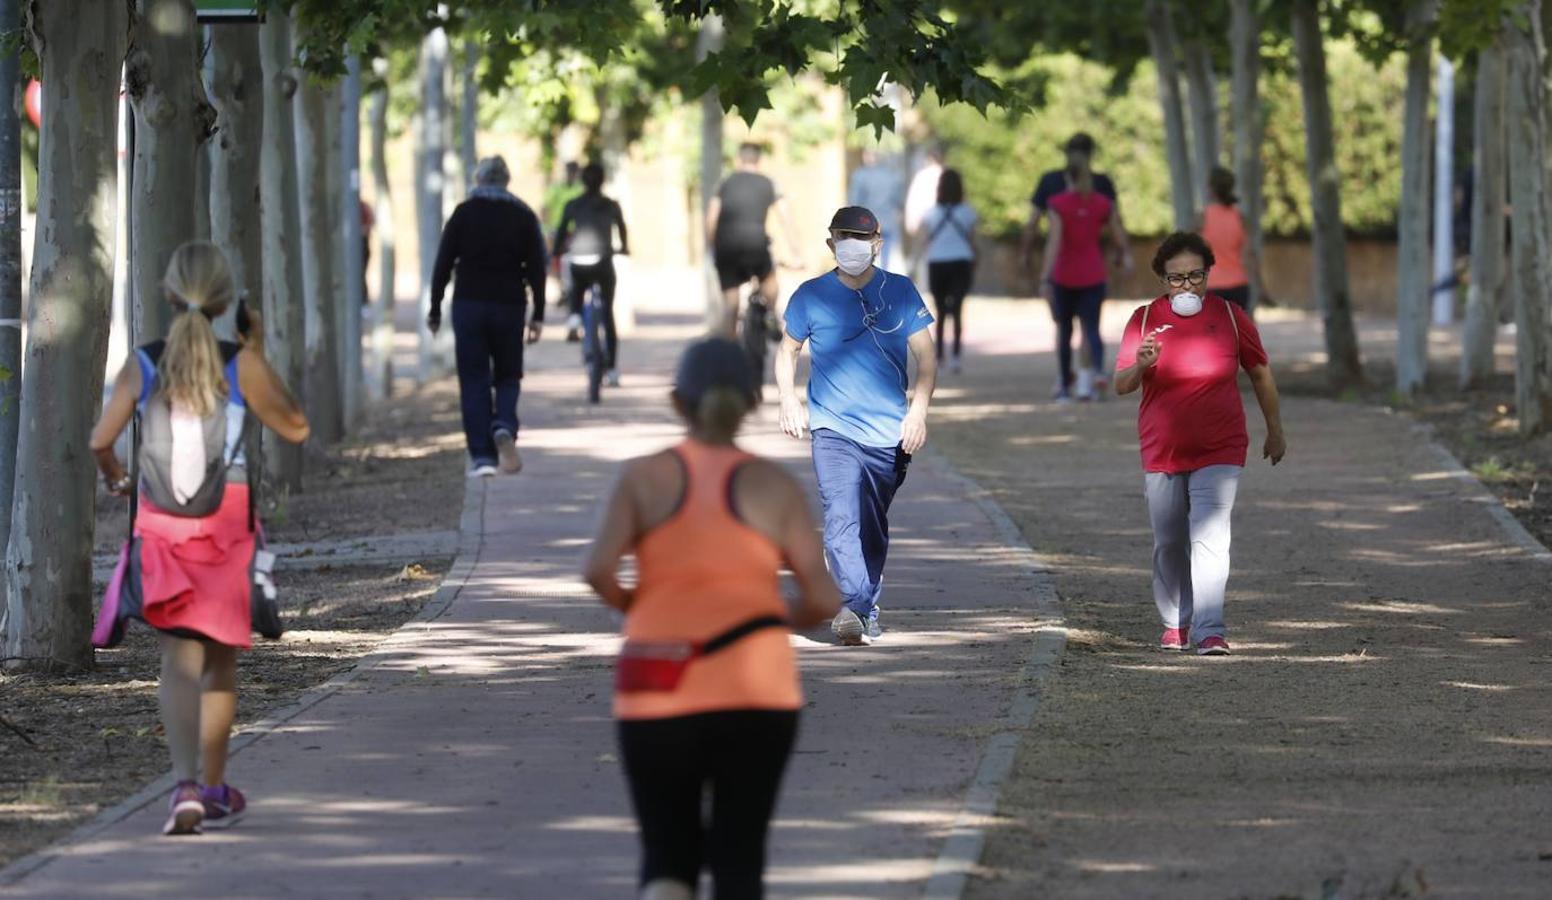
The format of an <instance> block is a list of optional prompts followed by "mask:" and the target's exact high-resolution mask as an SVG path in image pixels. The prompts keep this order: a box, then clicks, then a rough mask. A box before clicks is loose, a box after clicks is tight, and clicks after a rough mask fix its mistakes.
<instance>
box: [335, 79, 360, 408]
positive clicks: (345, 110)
mask: <svg viewBox="0 0 1552 900" xmlns="http://www.w3.org/2000/svg"><path fill="white" fill-rule="evenodd" d="M345 73H346V74H345V88H344V93H343V97H342V102H341V103H340V107H341V109H340V117H341V124H342V127H341V130H340V156H341V157H343V164H344V167H345V197H344V200H343V202H344V207H345V208H344V211H343V215H344V219H343V221H344V223H345V316H344V320H345V321H344V326H345V327H344V342H345V354H344V356H343V357H342V358H341V359H340V372H341V375H342V378H341V382H342V383H341V385H340V387H341V389H342V390H343V391H344V393H345V404H344V409H345V430H346V431H347V432H348V431H350V430H351V429H352V428H353V427H354V426H355V423H356V417H357V416H358V415H359V414H360V411H361V314H362V311H363V310H364V308H365V305H366V283H365V282H364V281H363V280H362V279H363V278H365V271H366V260H365V258H364V257H363V255H362V253H363V248H362V245H361V59H360V57H357V56H352V57H350V58H349V59H347V60H345Z"/></svg>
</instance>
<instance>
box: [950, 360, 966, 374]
mask: <svg viewBox="0 0 1552 900" xmlns="http://www.w3.org/2000/svg"><path fill="white" fill-rule="evenodd" d="M948 370H949V372H950V373H951V374H954V375H958V374H959V373H960V372H963V371H964V368H963V367H962V366H960V364H959V357H957V356H956V357H954V358H953V359H951V360H949V363H948Z"/></svg>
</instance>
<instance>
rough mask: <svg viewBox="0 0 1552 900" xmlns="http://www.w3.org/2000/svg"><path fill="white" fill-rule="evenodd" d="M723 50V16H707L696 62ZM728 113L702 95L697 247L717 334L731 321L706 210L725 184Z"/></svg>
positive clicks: (709, 319)
mask: <svg viewBox="0 0 1552 900" xmlns="http://www.w3.org/2000/svg"><path fill="white" fill-rule="evenodd" d="M721 47H722V17H721V16H707V17H706V18H705V19H703V20H701V33H700V37H699V38H698V39H697V41H696V44H695V59H696V61H697V62H699V61H701V60H704V59H705V58H706V57H707V56H709V55H710V54H712V53H714V52H716V51H717V50H719V49H721ZM724 116H725V113H724V112H723V111H722V100H721V98H720V97H718V96H717V92H716V91H715V90H711V91H707V92H706V93H705V94H702V95H701V174H700V181H701V218H700V221H701V227H702V233H701V235H699V236H698V240H696V242H695V245H696V246H697V247H700V248H701V269H702V272H703V274H704V277H705V282H706V330H707V331H709V332H712V333H716V332H717V331H718V330H719V329H721V328H723V326H724V322H725V320H726V318H727V312H726V306H725V304H724V303H723V302H722V289H721V284H720V283H719V282H718V280H717V268H716V263H715V261H714V260H713V259H712V258H711V248H710V246H709V243H708V241H707V240H706V238H705V225H706V211H707V207H708V206H710V205H711V198H712V197H715V196H716V193H717V187H718V185H720V184H721V183H722V123H723V119H724Z"/></svg>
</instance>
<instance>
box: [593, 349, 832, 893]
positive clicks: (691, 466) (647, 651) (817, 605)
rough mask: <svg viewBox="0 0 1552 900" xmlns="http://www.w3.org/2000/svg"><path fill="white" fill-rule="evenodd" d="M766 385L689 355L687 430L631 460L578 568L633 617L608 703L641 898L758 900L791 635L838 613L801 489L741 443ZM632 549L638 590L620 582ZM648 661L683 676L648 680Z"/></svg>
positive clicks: (781, 749)
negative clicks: (783, 576)
mask: <svg viewBox="0 0 1552 900" xmlns="http://www.w3.org/2000/svg"><path fill="white" fill-rule="evenodd" d="M755 389H756V382H755V379H754V373H753V372H752V371H751V370H750V368H749V365H748V362H747V360H746V358H745V356H744V353H743V351H742V350H741V349H740V348H739V347H738V346H737V345H735V344H733V343H731V342H728V341H723V340H710V341H703V342H701V343H698V344H695V345H693V346H692V347H690V349H689V350H688V351H686V353H685V355H684V358H683V360H682V361H681V364H680V368H679V375H678V378H677V379H676V381H675V387H674V407H675V409H676V410H677V411H678V412H679V414H680V416H681V417H682V418H684V420H685V422H686V423H687V425H688V427H689V435H688V437H687V439H686V440H685V441H684V442H683V443H681V444H679V445H678V446H676V447H674V448H673V449H671V450H667V451H664V452H662V453H658V454H654V455H652V456H647V457H643V458H641V459H637V460H633V461H631V462H629V463H627V464H626V465H625V468H624V471H623V472H622V474H621V477H620V481H619V483H618V484H617V485H616V486H615V489H614V493H613V496H612V497H611V498H610V500H609V503H608V506H607V507H606V509H605V511H604V515H603V520H602V522H601V523H600V525H599V530H598V534H597V537H596V538H595V539H594V542H593V547H592V551H591V552H590V554H589V556H588V559H587V562H586V566H585V570H584V575H585V577H586V578H587V581H588V583H589V584H591V585H592V586H593V588H594V589H595V590H597V591H598V594H599V596H600V597H601V598H602V599H603V601H604V602H605V603H607V604H608V605H610V606H612V607H614V608H615V609H618V610H621V611H622V612H624V613H625V625H624V632H625V637H626V642H627V643H626V649H625V651H624V652H623V654H622V660H621V668H620V672H619V677H618V678H617V690H616V693H615V701H614V710H615V717H616V718H617V719H618V722H619V724H618V729H619V740H620V746H621V750H622V755H623V758H624V762H625V771H626V776H627V778H628V779H629V782H630V790H631V800H632V804H633V806H634V807H635V811H636V819H637V823H638V825H639V826H640V830H641V843H642V865H641V878H640V883H641V889H642V894H641V896H643V897H647V898H654V900H669V898H684V900H688V898H690V897H692V896H693V895H694V885H695V883H696V882H697V881H698V880H699V877H700V872H701V870H702V868H708V869H710V871H711V875H712V881H713V884H714V885H715V894H716V896H718V897H739V898H745V897H759V896H762V894H763V886H762V882H763V877H764V869H765V840H766V833H767V831H768V829H769V825H770V818H771V815H772V813H773V812H774V810H775V804H776V794H777V790H778V788H779V787H780V783H781V775H782V772H783V770H784V769H785V768H786V763H787V758H788V756H789V755H790V753H791V750H792V744H793V740H794V738H795V736H796V732H797V716H798V709H799V708H800V707H801V705H802V694H801V691H800V689H799V686H798V672H797V663H796V659H795V654H794V653H793V650H792V646H791V643H790V641H789V639H788V627H790V628H793V629H799V630H801V629H805V628H810V627H813V626H814V625H817V624H819V623H822V622H824V621H826V620H827V619H829V618H830V617H831V616H833V615H835V613H836V612H837V610H839V608H840V594H839V592H838V591H837V589H836V587H835V583H834V582H833V581H832V580H831V579H830V576H829V573H828V572H826V571H825V566H824V554H823V550H822V548H821V546H820V542H819V534H818V531H817V530H816V527H815V522H814V519H813V516H812V515H811V514H810V512H809V509H808V501H807V499H806V497H805V495H804V493H803V490H802V488H801V487H800V486H799V485H798V483H797V481H796V480H795V479H794V478H793V477H792V476H791V475H789V474H788V473H787V472H786V471H785V470H784V469H782V468H781V467H780V466H778V465H776V464H775V463H772V462H769V461H766V460H762V459H759V458H758V457H755V456H752V455H750V454H747V453H744V452H743V451H741V450H739V449H738V448H737V447H736V446H734V444H733V436H734V434H735V433H736V432H737V431H738V427H739V425H740V424H741V423H742V421H743V418H744V416H745V415H747V414H748V412H749V410H750V409H751V408H752V407H753V405H754V391H755ZM633 551H634V554H635V556H636V560H637V564H638V569H639V572H640V579H639V583H638V585H637V586H636V588H635V589H634V590H631V589H627V588H625V587H624V586H622V585H621V584H620V582H619V577H618V572H619V563H620V559H621V558H622V557H623V556H625V555H626V554H627V553H631V552H633ZM783 563H785V565H786V566H787V567H788V568H790V569H791V570H792V572H793V574H794V575H795V576H796V579H797V583H798V588H799V591H800V593H801V597H800V599H799V602H798V603H797V604H796V605H795V606H792V607H791V608H789V607H788V604H787V602H786V601H785V600H784V599H783V598H782V595H781V592H780V589H779V586H778V580H777V579H778V573H779V570H780V569H781V567H782V565H783ZM776 625H786V626H788V627H774V626H776ZM741 626H742V627H741ZM767 626H771V627H767ZM734 635H737V636H736V637H734ZM724 639H726V641H727V642H726V643H725V646H719V645H720V644H722V643H723V640H724ZM638 665H640V666H642V667H643V668H646V669H648V670H650V671H652V672H655V673H658V674H661V673H662V672H664V671H669V672H672V677H669V678H667V679H666V680H662V681H658V680H650V679H649V680H648V681H647V682H638V681H636V680H634V679H633V678H632V677H631V675H630V673H631V672H633V671H636V669H635V668H633V667H635V666H638ZM708 786H709V789H710V792H711V817H710V821H705V820H704V817H703V813H702V802H703V799H704V798H703V794H704V792H705V791H706V789H707V788H708ZM703 836H705V838H706V839H705V841H704V845H703Z"/></svg>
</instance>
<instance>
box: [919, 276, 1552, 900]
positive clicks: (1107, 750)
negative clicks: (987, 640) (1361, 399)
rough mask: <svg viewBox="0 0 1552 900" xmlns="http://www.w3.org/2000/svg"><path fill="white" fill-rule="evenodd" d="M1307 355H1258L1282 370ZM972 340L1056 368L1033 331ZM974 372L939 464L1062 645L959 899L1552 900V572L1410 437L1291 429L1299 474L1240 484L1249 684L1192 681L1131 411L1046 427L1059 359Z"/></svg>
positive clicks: (1303, 419) (1032, 310)
mask: <svg viewBox="0 0 1552 900" xmlns="http://www.w3.org/2000/svg"><path fill="white" fill-rule="evenodd" d="M1114 316H1115V318H1114V320H1107V327H1106V333H1107V334H1112V335H1113V334H1118V333H1119V331H1120V324H1121V322H1122V321H1124V311H1122V310H1115V311H1114ZM1310 327H1311V326H1310V325H1302V326H1295V325H1286V326H1275V327H1274V328H1271V329H1269V330H1268V335H1269V336H1268V342H1267V345H1268V348H1269V350H1270V351H1271V352H1272V354H1273V357H1274V365H1276V364H1278V363H1279V362H1281V363H1288V362H1290V361H1295V360H1292V359H1291V357H1290V356H1289V354H1288V352H1287V348H1288V347H1290V346H1294V345H1295V344H1300V345H1302V344H1305V343H1308V342H1307V341H1304V342H1296V341H1293V340H1292V339H1291V337H1290V339H1287V340H1284V341H1282V343H1281V346H1280V345H1279V341H1278V340H1277V335H1279V334H1286V333H1287V332H1288V331H1289V330H1290V329H1294V328H1304V329H1306V330H1307V329H1309V328H1310ZM971 329H972V334H974V335H978V336H985V335H994V336H996V339H995V340H987V341H983V342H981V344H982V349H983V351H994V352H1007V351H1015V350H1026V351H1027V350H1038V349H1042V348H1048V347H1049V346H1050V336H1049V326H1048V324H1047V320H1046V318H1045V315H1044V309H1043V307H1038V308H1037V307H1033V306H1028V307H1018V306H1015V305H1011V304H990V303H982V304H979V305H975V306H973V309H972V318H971ZM1296 349H1298V348H1296ZM1298 352H1300V353H1302V352H1303V350H1302V349H1298ZM968 362H969V365H968V374H967V375H965V376H963V377H962V378H961V379H960V380H957V381H956V380H949V381H948V382H947V383H946V385H945V388H946V389H945V390H944V392H943V399H942V402H941V409H942V412H941V414H940V415H939V416H938V417H937V419H938V423H939V425H938V427H937V429H936V432H935V438H936V440H937V442H938V446H939V447H940V448H941V449H943V450H944V451H945V452H946V453H947V454H948V456H949V458H950V459H951V460H952V461H953V462H954V463H955V464H956V465H957V466H958V467H959V468H960V469H961V470H962V471H964V472H965V473H966V474H967V475H970V476H972V477H974V478H976V479H977V480H979V481H980V482H981V483H982V484H983V485H985V486H987V487H988V488H989V489H991V490H992V492H993V493H994V495H995V496H996V497H997V499H998V500H999V501H1000V502H1001V503H1002V505H1003V506H1004V508H1005V509H1006V510H1007V511H1008V513H1009V514H1010V515H1011V516H1012V517H1013V518H1014V520H1015V521H1016V522H1017V523H1018V524H1019V525H1020V527H1021V528H1022V529H1023V531H1024V533H1025V534H1026V535H1027V536H1028V537H1029V538H1030V539H1031V542H1032V543H1033V545H1034V546H1035V547H1036V549H1037V550H1038V551H1039V552H1040V553H1041V554H1042V556H1044V557H1045V558H1046V560H1047V561H1048V562H1049V563H1051V564H1052V565H1053V566H1054V568H1055V570H1056V572H1057V584H1058V588H1059V590H1060V592H1061V595H1062V599H1063V607H1064V611H1065V613H1066V615H1067V619H1068V624H1069V626H1070V627H1071V632H1070V634H1069V639H1068V645H1067V653H1066V656H1065V658H1064V660H1063V663H1062V665H1061V667H1060V669H1059V674H1058V676H1057V677H1056V678H1055V679H1054V680H1053V682H1052V683H1051V685H1050V690H1049V692H1048V695H1047V696H1046V697H1045V699H1044V703H1043V707H1042V712H1041V714H1040V716H1039V717H1038V719H1037V720H1036V722H1035V725H1034V727H1033V728H1032V729H1031V730H1030V731H1029V733H1028V734H1027V736H1026V739H1025V741H1024V744H1023V747H1022V750H1021V753H1020V755H1019V759H1018V762H1017V765H1016V769H1015V774H1014V779H1013V781H1012V782H1011V784H1010V785H1009V788H1008V790H1007V791H1005V792H1004V795H1003V803H1002V807H1001V814H1002V815H1001V818H1000V820H999V822H998V825H997V826H996V827H995V828H994V830H993V832H992V835H991V838H990V840H989V845H988V849H987V853H986V855H985V857H984V867H983V869H982V871H981V873H980V877H979V878H977V879H976V880H975V882H974V883H973V886H972V890H971V891H970V894H969V896H972V897H984V898H1001V897H1007V898H1027V897H1034V896H1044V897H1061V898H1069V897H1118V898H1121V897H1126V898H1130V897H1191V898H1219V897H1224V898H1230V897H1236V898H1237V897H1255V898H1262V897H1265V898H1273V897H1308V898H1323V897H1341V898H1356V897H1409V896H1419V895H1421V894H1422V893H1423V892H1424V891H1426V892H1427V895H1428V896H1457V897H1467V896H1470V897H1546V896H1549V895H1552V824H1549V823H1552V777H1549V776H1552V567H1549V566H1547V565H1545V564H1544V563H1537V562H1534V561H1531V560H1529V559H1527V556H1526V554H1525V553H1524V551H1523V550H1522V549H1521V548H1519V547H1517V546H1515V545H1513V544H1512V543H1510V542H1509V541H1508V540H1507V539H1506V538H1505V536H1504V533H1503V532H1502V531H1501V529H1500V527H1499V525H1498V523H1497V522H1495V521H1494V519H1493V518H1492V517H1490V516H1489V515H1488V513H1487V512H1486V510H1485V509H1484V508H1483V506H1482V504H1481V503H1480V502H1479V498H1480V494H1479V493H1478V492H1477V490H1475V489H1474V487H1473V486H1472V485H1469V484H1463V483H1462V482H1461V481H1460V480H1458V479H1456V478H1454V477H1451V475H1450V474H1449V473H1448V472H1447V471H1445V469H1444V468H1443V466H1442V464H1441V460H1440V457H1439V456H1438V454H1437V453H1436V452H1435V451H1434V449H1433V448H1432V447H1431V446H1430V445H1429V444H1428V443H1427V442H1426V440H1424V439H1423V437H1422V436H1421V435H1420V433H1419V432H1418V430H1417V429H1416V427H1415V426H1414V425H1412V424H1411V422H1410V421H1409V420H1408V419H1406V418H1404V417H1400V416H1396V415H1390V414H1386V413H1384V412H1383V411H1379V410H1375V409H1373V408H1368V407H1362V406H1358V405H1354V404H1339V403H1334V402H1328V401H1319V400H1311V399H1299V398H1295V399H1292V400H1290V401H1289V402H1288V403H1287V405H1286V408H1285V413H1284V415H1285V421H1286V423H1287V430H1288V433H1289V440H1290V445H1291V449H1290V451H1289V455H1288V460H1287V462H1286V463H1285V464H1284V465H1282V466H1279V467H1277V468H1276V469H1275V470H1274V469H1271V468H1270V467H1268V466H1266V465H1265V464H1264V463H1261V462H1259V461H1256V462H1253V463H1252V464H1251V465H1250V466H1249V467H1248V468H1247V470H1246V475H1245V479H1244V483H1243V485H1242V488H1241V491H1240V500H1239V504H1238V508H1237V510H1236V517H1235V519H1236V521H1235V538H1236V540H1235V543H1234V575H1233V577H1232V579H1231V582H1230V598H1229V607H1228V616H1229V627H1230V639H1231V640H1232V641H1233V643H1234V646H1235V650H1236V654H1235V655H1234V656H1233V657H1230V658H1227V659H1210V660H1209V659H1201V658H1198V657H1195V656H1187V655H1181V654H1177V653H1165V652H1162V651H1159V650H1156V649H1154V648H1153V642H1154V641H1155V640H1156V639H1157V637H1158V632H1159V625H1158V622H1157V619H1156V615H1155V612H1154V609H1153V604H1152V600H1151V597H1150V594H1149V588H1148V572H1149V553H1150V546H1151V544H1150V541H1151V537H1150V533H1149V530H1148V524H1147V519H1146V516H1145V512H1144V506H1143V500H1142V485H1141V477H1140V474H1139V466H1138V459H1137V453H1136V436H1135V431H1134V422H1135V409H1136V407H1135V400H1112V401H1111V402H1107V403H1103V404H1097V405H1085V406H1076V407H1069V408H1065V409H1063V408H1058V407H1055V406H1053V405H1051V404H1050V403H1049V402H1048V400H1047V398H1048V397H1049V388H1050V385H1051V383H1052V380H1053V376H1052V374H1051V373H1052V371H1053V369H1054V362H1053V361H1052V359H1051V357H1050V355H1049V354H1046V353H1042V354H1040V355H1039V356H1038V357H1035V358H1031V357H1029V356H1027V355H1001V356H986V355H978V356H973V357H971V358H970V359H969V361H968ZM1251 409H1252V412H1251V421H1252V423H1255V424H1253V426H1252V435H1253V437H1252V445H1253V447H1257V448H1258V447H1259V440H1260V437H1261V435H1262V433H1263V432H1262V430H1261V428H1260V427H1259V424H1258V423H1259V421H1260V419H1259V415H1258V414H1257V413H1255V412H1254V411H1253V410H1254V404H1253V402H1252V403H1251ZM1257 455H1259V454H1257Z"/></svg>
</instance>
